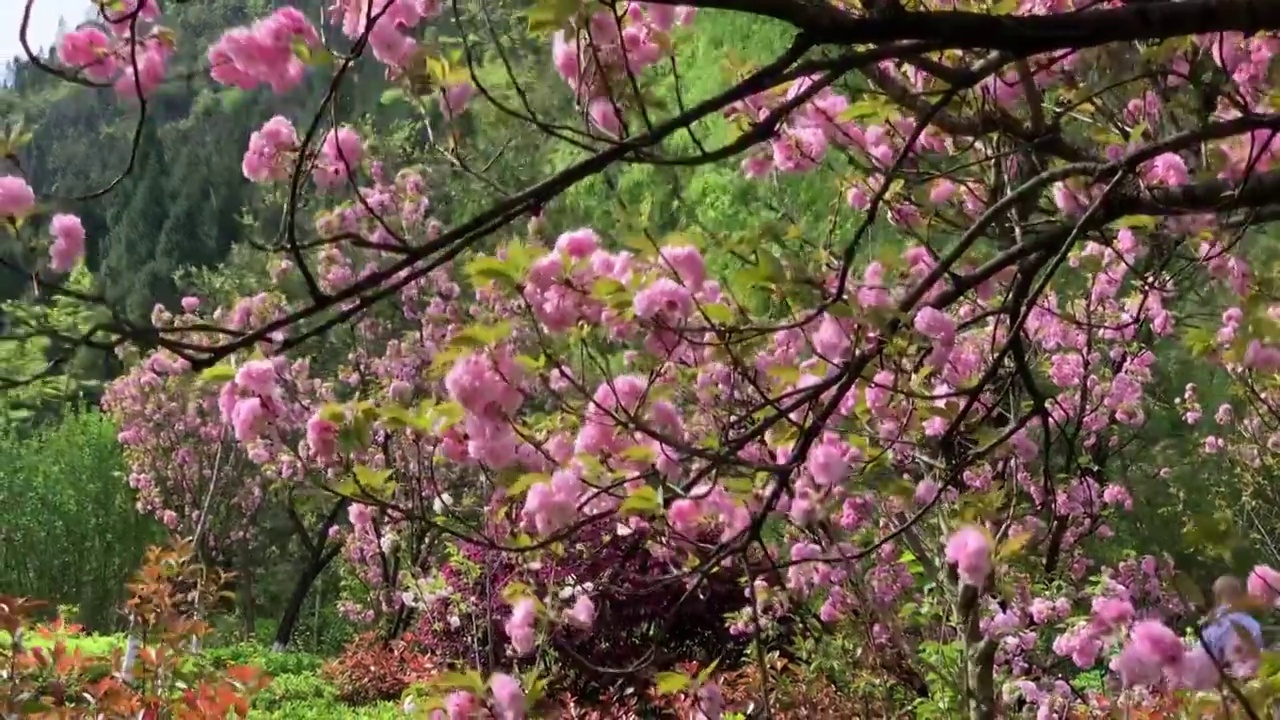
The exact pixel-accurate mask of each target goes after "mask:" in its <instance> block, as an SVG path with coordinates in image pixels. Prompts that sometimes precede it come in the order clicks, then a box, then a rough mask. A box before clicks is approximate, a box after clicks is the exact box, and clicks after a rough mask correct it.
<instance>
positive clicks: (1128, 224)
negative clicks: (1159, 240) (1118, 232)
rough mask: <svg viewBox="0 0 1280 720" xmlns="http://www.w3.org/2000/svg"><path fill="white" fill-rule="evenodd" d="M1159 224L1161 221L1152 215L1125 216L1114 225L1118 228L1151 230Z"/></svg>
mask: <svg viewBox="0 0 1280 720" xmlns="http://www.w3.org/2000/svg"><path fill="white" fill-rule="evenodd" d="M1159 222H1160V221H1159V220H1158V219H1156V218H1154V217H1152V216H1151V215H1125V216H1124V217H1122V218H1120V219H1119V220H1116V221H1115V222H1114V223H1112V224H1113V225H1115V226H1116V227H1118V228H1142V229H1147V230H1150V229H1151V228H1154V227H1155V226H1156V224H1158V223H1159Z"/></svg>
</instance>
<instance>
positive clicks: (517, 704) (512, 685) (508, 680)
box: [489, 673, 525, 720]
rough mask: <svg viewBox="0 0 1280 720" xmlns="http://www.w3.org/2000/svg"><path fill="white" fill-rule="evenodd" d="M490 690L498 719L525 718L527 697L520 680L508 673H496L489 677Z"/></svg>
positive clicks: (512, 719) (521, 719)
mask: <svg viewBox="0 0 1280 720" xmlns="http://www.w3.org/2000/svg"><path fill="white" fill-rule="evenodd" d="M489 690H490V691H491V692H492V693H493V710H494V715H495V716H496V718H497V720H524V714H525V699H524V691H523V690H521V689H520V681H519V680H516V679H515V678H513V677H511V676H510V675H507V674H506V673H494V674H493V675H491V676H490V677H489Z"/></svg>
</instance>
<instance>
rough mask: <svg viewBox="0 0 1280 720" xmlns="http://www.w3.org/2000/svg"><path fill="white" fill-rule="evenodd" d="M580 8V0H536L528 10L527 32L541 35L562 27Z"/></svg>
mask: <svg viewBox="0 0 1280 720" xmlns="http://www.w3.org/2000/svg"><path fill="white" fill-rule="evenodd" d="M581 8H582V0H538V2H537V3H535V4H534V6H533V7H532V8H531V9H530V10H529V13H528V15H529V32H531V33H534V34H538V35H543V34H549V33H553V32H555V31H557V30H559V29H561V28H563V27H564V26H565V25H566V24H568V22H569V18H572V17H573V16H574V15H575V14H577V12H578V10H580V9H581Z"/></svg>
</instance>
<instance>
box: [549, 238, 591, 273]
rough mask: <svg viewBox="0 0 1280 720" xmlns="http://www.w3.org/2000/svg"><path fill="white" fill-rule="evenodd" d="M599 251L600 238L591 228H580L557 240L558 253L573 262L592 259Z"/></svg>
mask: <svg viewBox="0 0 1280 720" xmlns="http://www.w3.org/2000/svg"><path fill="white" fill-rule="evenodd" d="M599 249H600V236H599V235H596V232H595V231H594V230H592V229H590V228H580V229H578V230H574V231H572V232H567V233H564V234H563V235H561V236H560V237H558V238H556V252H557V253H559V254H560V255H562V256H564V257H568V258H571V259H573V260H581V259H583V258H586V257H590V256H591V254H592V253H594V252H595V251H596V250H599ZM557 270H558V268H557Z"/></svg>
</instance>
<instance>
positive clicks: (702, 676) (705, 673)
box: [698, 658, 720, 685]
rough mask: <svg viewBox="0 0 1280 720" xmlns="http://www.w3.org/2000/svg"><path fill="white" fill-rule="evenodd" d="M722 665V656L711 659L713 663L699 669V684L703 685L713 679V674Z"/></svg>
mask: <svg viewBox="0 0 1280 720" xmlns="http://www.w3.org/2000/svg"><path fill="white" fill-rule="evenodd" d="M718 667H720V658H716V659H715V660H712V661H711V664H710V665H708V666H706V667H704V668H702V670H699V671H698V684H699V685H703V684H705V683H706V682H707V680H710V679H711V675H712V674H713V673H715V671H716V668H718Z"/></svg>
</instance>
